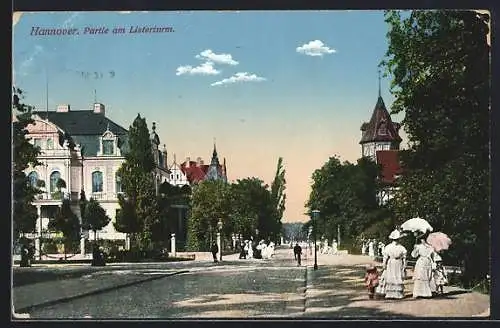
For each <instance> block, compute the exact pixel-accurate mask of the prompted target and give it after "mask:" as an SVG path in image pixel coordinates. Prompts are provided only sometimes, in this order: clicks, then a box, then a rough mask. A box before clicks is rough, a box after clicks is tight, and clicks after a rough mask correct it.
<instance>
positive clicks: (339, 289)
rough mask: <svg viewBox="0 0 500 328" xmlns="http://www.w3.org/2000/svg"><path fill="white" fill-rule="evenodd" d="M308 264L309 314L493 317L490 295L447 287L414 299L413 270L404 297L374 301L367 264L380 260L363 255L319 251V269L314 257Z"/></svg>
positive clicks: (307, 299) (307, 296) (307, 298)
mask: <svg viewBox="0 0 500 328" xmlns="http://www.w3.org/2000/svg"><path fill="white" fill-rule="evenodd" d="M306 264H307V266H308V267H307V282H308V286H307V291H306V312H305V314H304V316H305V317H317V318H320V317H329V318H332V317H354V318H360V317H383V318H391V317H393V318H394V317H398V318H402V317H403V318H404V317H406V318H412V317H413V318H414V317H456V318H459V317H462V318H472V317H474V318H478V319H479V318H481V319H486V318H487V317H488V316H489V306H490V299H489V295H484V294H481V293H478V292H469V291H466V290H463V289H460V288H457V287H453V286H445V293H446V295H444V296H441V297H436V298H433V299H413V298H412V295H411V294H412V289H413V282H412V280H411V274H412V272H411V270H408V271H407V272H408V275H409V276H410V278H408V279H406V281H405V298H404V299H402V300H385V299H382V300H370V299H368V294H367V291H366V288H365V286H364V280H363V278H364V273H365V266H366V265H367V264H375V265H377V266H380V263H377V262H375V261H373V260H371V259H370V258H369V257H368V256H363V255H324V254H318V270H317V271H315V270H313V264H314V258H312V259H311V258H309V259H308V262H307V263H306Z"/></svg>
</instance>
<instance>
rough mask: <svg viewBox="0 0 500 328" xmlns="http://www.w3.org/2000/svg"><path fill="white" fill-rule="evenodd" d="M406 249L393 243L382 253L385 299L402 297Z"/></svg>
mask: <svg viewBox="0 0 500 328" xmlns="http://www.w3.org/2000/svg"><path fill="white" fill-rule="evenodd" d="M406 253H407V251H406V248H405V247H404V246H403V245H400V244H399V243H398V242H396V241H393V242H391V243H390V244H389V245H387V246H385V247H384V250H383V252H382V254H383V256H384V264H385V267H386V268H385V273H384V278H385V298H397V299H400V298H403V297H404V281H403V279H404V269H405V267H406Z"/></svg>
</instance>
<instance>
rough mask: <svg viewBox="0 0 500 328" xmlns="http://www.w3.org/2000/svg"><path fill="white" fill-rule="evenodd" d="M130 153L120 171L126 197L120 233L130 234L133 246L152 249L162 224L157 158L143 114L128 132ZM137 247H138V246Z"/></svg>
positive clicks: (118, 223) (121, 201)
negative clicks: (156, 177) (156, 167)
mask: <svg viewBox="0 0 500 328" xmlns="http://www.w3.org/2000/svg"><path fill="white" fill-rule="evenodd" d="M128 144H129V150H128V152H127V153H126V154H125V162H124V163H123V164H122V166H121V167H120V169H119V170H118V173H117V174H118V176H119V177H120V178H121V180H122V190H123V192H124V194H125V196H120V197H119V198H118V202H119V204H120V208H121V210H120V212H119V213H118V215H117V220H116V223H115V228H116V229H117V231H120V232H126V233H129V234H130V237H131V246H132V247H138V248H140V249H151V248H152V247H153V242H154V229H155V228H157V227H158V226H159V225H160V224H161V221H160V213H159V209H158V203H157V199H156V194H155V192H156V188H155V183H154V180H153V170H154V168H155V163H154V157H153V153H152V148H151V141H150V139H149V130H148V127H147V124H146V120H145V119H144V118H142V117H141V116H140V115H139V114H138V115H137V117H136V118H135V120H134V122H133V123H132V125H131V126H130V128H129V131H128ZM136 243H137V245H136Z"/></svg>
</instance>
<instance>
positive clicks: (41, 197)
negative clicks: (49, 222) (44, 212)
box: [35, 191, 72, 202]
mask: <svg viewBox="0 0 500 328" xmlns="http://www.w3.org/2000/svg"><path fill="white" fill-rule="evenodd" d="M63 199H69V200H71V199H72V197H71V194H70V193H69V192H62V191H55V192H42V193H41V194H38V195H36V196H35V202H36V201H42V202H43V201H54V202H61V201H62V200H63Z"/></svg>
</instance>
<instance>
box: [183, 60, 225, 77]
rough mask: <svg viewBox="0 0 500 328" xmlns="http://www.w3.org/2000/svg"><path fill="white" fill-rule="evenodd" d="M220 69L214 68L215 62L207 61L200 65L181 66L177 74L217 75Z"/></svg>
mask: <svg viewBox="0 0 500 328" xmlns="http://www.w3.org/2000/svg"><path fill="white" fill-rule="evenodd" d="M219 73H220V71H218V70H217V69H215V68H214V63H212V62H206V63H203V64H201V65H200V66H195V67H193V66H191V65H186V66H179V67H177V72H176V73H175V75H185V74H186V75H217V74H219Z"/></svg>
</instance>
